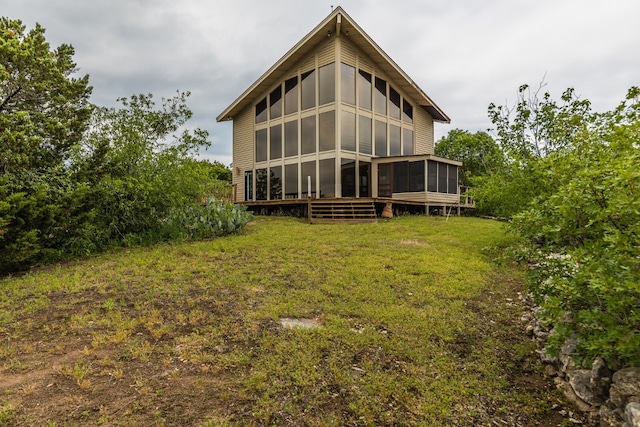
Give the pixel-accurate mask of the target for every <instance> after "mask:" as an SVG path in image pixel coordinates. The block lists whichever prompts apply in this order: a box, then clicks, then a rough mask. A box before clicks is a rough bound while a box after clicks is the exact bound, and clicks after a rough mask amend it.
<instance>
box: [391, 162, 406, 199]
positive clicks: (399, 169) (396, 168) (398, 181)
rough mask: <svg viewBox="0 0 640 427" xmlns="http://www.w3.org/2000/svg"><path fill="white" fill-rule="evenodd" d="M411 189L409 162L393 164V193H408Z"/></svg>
mask: <svg viewBox="0 0 640 427" xmlns="http://www.w3.org/2000/svg"><path fill="white" fill-rule="evenodd" d="M408 188H409V162H395V163H394V164H393V192H394V193H406V192H407V190H408Z"/></svg>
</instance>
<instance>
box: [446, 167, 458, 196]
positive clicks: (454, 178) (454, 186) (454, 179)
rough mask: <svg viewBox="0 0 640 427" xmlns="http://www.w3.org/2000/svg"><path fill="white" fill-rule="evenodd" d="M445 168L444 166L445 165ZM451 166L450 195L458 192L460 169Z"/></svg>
mask: <svg viewBox="0 0 640 427" xmlns="http://www.w3.org/2000/svg"><path fill="white" fill-rule="evenodd" d="M443 166H444V165H443ZM448 166H449V185H448V188H447V190H448V192H449V194H456V193H457V192H458V167H457V166H456V165H448Z"/></svg>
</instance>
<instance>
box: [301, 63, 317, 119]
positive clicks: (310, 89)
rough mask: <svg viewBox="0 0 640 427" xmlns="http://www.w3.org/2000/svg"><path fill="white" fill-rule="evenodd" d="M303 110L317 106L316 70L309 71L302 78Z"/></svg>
mask: <svg viewBox="0 0 640 427" xmlns="http://www.w3.org/2000/svg"><path fill="white" fill-rule="evenodd" d="M300 80H301V83H300V91H301V94H300V96H301V98H302V107H301V109H302V110H306V109H308V108H313V107H315V106H316V70H311V71H307V72H306V73H302V75H301V76H300Z"/></svg>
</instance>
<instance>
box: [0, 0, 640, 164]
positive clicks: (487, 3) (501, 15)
mask: <svg viewBox="0 0 640 427" xmlns="http://www.w3.org/2000/svg"><path fill="white" fill-rule="evenodd" d="M332 5H334V6H337V5H340V6H342V7H343V9H345V11H346V12H347V13H348V14H349V15H350V16H351V17H352V18H353V19H354V20H355V21H356V22H357V23H358V24H359V25H360V27H362V28H363V29H364V31H365V32H367V34H369V36H370V37H371V38H372V39H373V40H375V41H376V43H377V44H378V45H379V46H380V47H381V48H382V49H383V50H384V51H385V52H386V53H387V54H388V55H389V56H390V57H391V58H393V60H394V61H395V62H396V63H397V64H398V65H399V66H400V67H401V68H402V69H403V70H404V71H405V72H406V73H407V74H408V75H409V76H410V77H411V78H412V79H413V80H414V81H415V82H416V83H417V84H418V85H419V86H420V87H421V88H422V89H423V90H424V91H425V92H426V93H427V94H428V95H429V96H430V97H431V99H432V100H433V101H434V102H435V103H436V104H437V105H438V106H439V107H440V108H441V109H442V110H443V111H444V112H445V113H447V115H449V117H451V124H448V125H447V124H438V125H436V140H438V139H439V138H440V137H442V136H444V135H446V134H447V133H448V132H449V131H450V130H452V129H456V128H460V129H465V130H469V131H471V132H476V131H478V130H487V129H489V128H490V127H491V122H490V121H489V120H488V118H487V106H488V105H489V103H491V102H494V103H496V104H499V105H504V104H506V103H508V104H513V102H514V101H515V99H516V94H517V89H518V87H519V86H520V85H521V84H523V83H528V84H530V85H532V86H536V87H537V86H538V84H539V83H540V82H541V81H542V80H543V79H544V80H545V81H546V83H547V87H546V89H547V90H549V91H550V92H551V94H552V95H553V97H554V98H555V99H559V97H560V95H561V93H562V92H563V91H564V89H566V88H568V87H573V88H575V89H576V93H577V94H578V95H580V97H581V98H587V99H590V100H591V101H592V104H593V107H594V109H595V110H597V111H604V110H608V109H611V108H613V107H615V106H616V105H617V104H618V103H619V102H620V101H621V100H622V99H623V98H624V96H625V95H626V92H627V89H629V88H630V87H631V86H634V85H635V86H640V0H608V1H602V0H449V1H442V0H406V1H405V0H395V1H389V0H386V1H380V0H343V1H342V2H340V3H338V2H334V1H333V0H326V1H320V0H304V1H302V0H268V1H267V0H262V1H259V0H226V1H218V0H209V1H205V0H180V1H176V0H90V1H89V0H55V1H52V0H0V15H2V16H7V17H9V18H12V19H21V20H22V21H23V23H24V24H26V26H27V28H28V29H29V28H32V27H33V26H34V25H35V23H36V22H38V23H40V24H41V25H42V26H43V27H44V28H46V30H47V32H46V37H47V40H48V41H49V42H50V43H51V45H52V46H58V45H59V44H61V43H68V44H71V45H73V46H74V48H75V50H76V55H75V60H76V62H77V64H78V67H79V68H80V73H81V74H83V75H84V74H89V76H90V83H91V85H92V86H93V96H92V101H93V102H94V103H96V104H98V105H104V106H115V100H116V98H118V97H121V96H129V95H132V94H134V93H153V94H154V97H155V98H156V99H158V100H159V99H160V98H162V97H171V96H173V95H174V94H175V91H176V90H181V91H187V90H188V91H191V93H192V95H191V97H190V99H189V106H190V107H191V109H192V110H193V112H194V116H193V119H192V120H191V121H190V127H199V128H202V129H206V130H207V131H209V134H210V140H211V141H212V143H213V144H212V146H211V147H210V148H209V149H208V150H207V152H206V153H203V155H204V156H205V157H206V158H209V159H211V160H213V159H215V160H218V161H221V162H222V163H225V164H227V165H228V164H230V163H231V160H232V159H231V129H232V127H231V126H232V125H231V122H225V123H216V121H215V118H216V116H217V115H218V114H220V113H221V112H222V111H223V110H224V109H225V108H226V107H227V106H228V105H229V104H231V103H232V102H233V101H234V100H235V99H236V98H237V97H238V96H239V95H240V94H241V93H242V92H244V90H245V89H247V88H248V87H249V86H250V85H251V84H252V83H253V82H254V81H255V80H256V79H257V78H258V77H259V76H260V75H262V73H263V72H265V71H266V70H267V69H268V68H269V67H271V65H273V64H274V63H275V62H276V61H277V60H278V59H280V58H281V57H282V56H283V55H284V54H285V53H286V52H287V51H288V50H289V49H290V48H291V47H293V46H294V45H295V44H296V43H297V42H298V41H299V40H300V39H301V38H302V37H304V36H305V35H306V34H307V33H308V32H309V31H311V30H312V29H313V28H314V27H315V26H316V25H317V24H319V23H320V22H321V21H322V20H323V19H324V18H325V17H326V16H327V15H328V14H329V13H331V6H332Z"/></svg>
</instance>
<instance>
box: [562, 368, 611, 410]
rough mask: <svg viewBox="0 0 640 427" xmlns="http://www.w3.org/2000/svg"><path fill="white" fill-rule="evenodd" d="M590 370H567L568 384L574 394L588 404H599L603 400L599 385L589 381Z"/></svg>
mask: <svg viewBox="0 0 640 427" xmlns="http://www.w3.org/2000/svg"><path fill="white" fill-rule="evenodd" d="M591 372H592V371H591V370H589V369H574V370H571V371H568V372H567V376H568V377H569V384H570V385H571V388H572V389H573V391H574V392H575V394H576V395H577V396H578V397H579V398H580V399H581V400H583V401H585V402H587V403H588V404H589V405H601V404H603V403H604V401H605V396H604V392H603V390H602V388H601V387H599V386H598V385H597V384H595V383H593V382H592V381H591Z"/></svg>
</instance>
